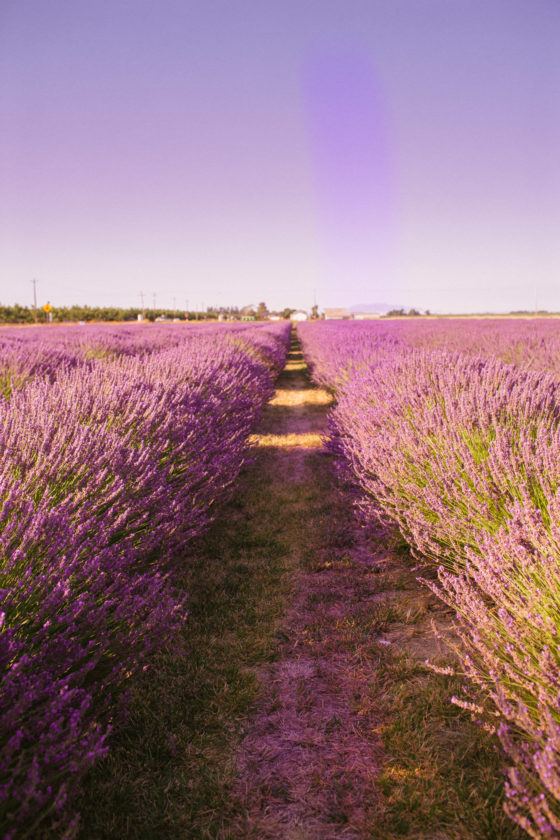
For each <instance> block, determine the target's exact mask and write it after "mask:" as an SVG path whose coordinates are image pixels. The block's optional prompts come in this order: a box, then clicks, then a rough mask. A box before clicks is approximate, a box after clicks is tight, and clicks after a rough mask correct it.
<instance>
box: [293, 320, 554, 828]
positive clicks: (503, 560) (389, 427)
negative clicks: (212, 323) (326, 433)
mask: <svg viewBox="0 0 560 840" xmlns="http://www.w3.org/2000/svg"><path fill="white" fill-rule="evenodd" d="M324 326H326V329H324ZM324 326H323V325H318V326H316V327H315V326H305V327H304V329H303V330H302V335H303V339H304V350H306V351H308V352H309V353H310V355H311V357H312V358H313V359H315V366H316V367H315V369H316V370H318V374H317V375H318V376H319V378H321V379H322V380H323V381H324V379H325V378H326V379H327V384H329V385H330V387H332V388H334V389H338V402H337V405H336V407H335V409H334V410H333V413H332V416H331V428H332V445H333V447H334V449H335V450H336V451H337V452H338V453H339V454H340V455H342V456H343V459H344V463H345V464H346V465H347V466H349V467H350V469H351V473H352V475H353V476H354V478H355V480H356V482H357V483H358V485H359V487H360V488H361V491H362V501H361V505H362V508H363V509H364V511H365V512H366V514H367V515H370V516H375V517H379V518H381V519H382V520H383V521H387V522H390V523H392V524H394V525H396V526H397V527H398V528H399V530H400V532H401V533H402V535H403V536H404V537H405V539H406V540H407V542H408V544H409V545H410V547H411V549H412V551H413V553H414V555H415V556H416V558H417V559H418V560H419V561H420V562H421V563H423V564H426V565H430V566H432V568H434V567H435V569H436V570H437V577H436V578H433V577H431V576H430V575H428V577H429V578H430V582H429V585H430V586H431V587H432V589H433V590H434V591H435V592H436V593H437V594H438V595H439V597H441V598H442V599H443V600H444V601H445V602H446V603H447V604H448V605H449V606H450V607H451V608H452V609H453V611H454V612H455V614H456V615H457V619H458V629H459V635H460V637H461V640H462V644H461V646H460V650H459V655H460V657H461V663H462V669H463V671H464V673H465V674H466V676H467V678H468V685H469V688H468V690H466V693H465V695H464V696H461V697H458V698H454V700H455V702H456V703H457V704H459V705H462V706H464V707H465V708H467V709H469V710H470V711H471V712H473V713H475V714H476V715H478V716H479V717H480V718H481V719H482V720H483V721H484V723H485V725H486V726H487V727H489V728H491V729H492V730H493V731H495V732H496V733H497V735H498V737H499V739H500V741H501V744H502V747H503V750H504V753H505V756H506V759H507V764H508V769H507V784H506V792H507V798H506V809H507V811H508V813H509V814H510V815H511V816H512V818H513V819H514V820H516V822H517V823H518V824H519V825H521V826H522V827H523V828H524V829H525V830H526V831H527V832H528V834H529V835H530V836H532V837H557V836H559V835H560V702H559V698H560V654H559V647H558V637H559V632H560V608H559V606H560V605H559V599H558V593H559V592H560V493H559V487H560V381H559V380H558V379H556V378H555V377H553V376H551V375H549V374H547V373H545V372H536V371H531V370H526V369H523V368H522V367H518V366H514V365H508V364H504V362H502V361H500V360H498V359H496V358H483V357H480V356H479V357H476V356H474V355H471V354H470V353H466V352H463V353H456V352H449V351H446V350H441V349H438V350H419V349H413V348H411V347H410V345H409V344H408V345H407V343H405V342H404V341H399V342H395V340H394V338H395V337H394V335H389V336H387V337H382V336H379V335H377V336H376V337H375V339H374V340H371V341H370V342H368V343H365V344H364V343H363V342H361V339H360V330H357V331H356V330H355V329H352V326H350V327H348V326H347V325H337V327H336V328H335V327H331V326H330V325H324ZM508 329H510V330H513V326H509V327H508ZM369 330H370V334H371V333H372V332H375V331H374V330H372V329H371V326H369ZM522 339H523V334H522V333H521V336H520V341H522ZM473 342H474V338H473ZM356 345H357V346H356ZM345 346H346V348H347V358H346V364H344V363H341V364H339V366H338V368H337V367H333V360H332V356H335V357H337V358H339V359H341V357H343V356H344V348H345ZM308 348H309V349H308ZM368 352H371V355H370V357H369V359H368ZM331 354H332V356H331ZM341 370H344V374H343V376H341V375H340V372H341Z"/></svg>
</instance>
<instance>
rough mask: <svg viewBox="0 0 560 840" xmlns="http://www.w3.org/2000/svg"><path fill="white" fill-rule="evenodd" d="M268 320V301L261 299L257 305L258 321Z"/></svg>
mask: <svg viewBox="0 0 560 840" xmlns="http://www.w3.org/2000/svg"><path fill="white" fill-rule="evenodd" d="M267 320H268V309H267V306H266V303H265V302H264V301H261V302H260V303H259V305H258V306H257V321H267Z"/></svg>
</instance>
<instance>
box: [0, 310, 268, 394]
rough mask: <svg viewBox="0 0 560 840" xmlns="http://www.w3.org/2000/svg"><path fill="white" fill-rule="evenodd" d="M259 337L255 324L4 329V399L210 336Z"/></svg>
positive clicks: (0, 369)
mask: <svg viewBox="0 0 560 840" xmlns="http://www.w3.org/2000/svg"><path fill="white" fill-rule="evenodd" d="M248 331H251V334H257V333H258V334H260V333H262V330H260V331H259V330H256V329H255V327H254V326H253V325H250V324H165V325H158V324H155V325H154V324H131V325H128V324H127V325H117V326H114V325H107V324H94V325H78V324H75V325H70V326H54V325H53V326H39V327H28V328H19V329H17V328H16V329H14V328H4V329H1V330H0V397H1V396H4V397H10V395H11V393H12V391H13V390H17V389H19V388H21V387H23V386H25V385H26V384H27V383H28V382H29V381H31V380H32V379H34V378H35V377H37V376H44V377H46V378H48V379H50V380H51V381H52V380H54V379H55V378H56V377H57V376H59V375H60V374H61V373H64V372H65V371H67V370H70V369H72V368H75V367H81V368H88V367H91V366H92V365H93V364H95V363H96V362H97V361H113V360H115V359H118V358H121V357H123V356H145V355H150V354H151V353H157V352H160V351H161V350H165V349H170V348H172V347H177V346H179V345H182V344H185V343H186V342H189V341H192V340H197V339H199V338H200V337H201V336H206V335H233V334H236V335H240V336H241V335H243V334H244V333H245V332H248Z"/></svg>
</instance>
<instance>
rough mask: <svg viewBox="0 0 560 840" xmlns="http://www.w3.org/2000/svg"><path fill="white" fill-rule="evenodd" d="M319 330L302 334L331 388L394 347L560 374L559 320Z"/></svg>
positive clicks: (331, 324) (319, 375)
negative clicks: (449, 353) (463, 355)
mask: <svg viewBox="0 0 560 840" xmlns="http://www.w3.org/2000/svg"><path fill="white" fill-rule="evenodd" d="M320 326H321V329H320V333H319V332H317V331H316V330H314V325H312V324H307V325H306V324H303V325H302V326H301V334H302V336H303V337H304V339H305V342H306V351H307V354H308V361H309V363H310V366H311V368H312V370H313V372H314V375H315V378H316V379H317V381H318V382H319V383H320V384H322V385H324V386H327V387H335V388H336V387H340V385H341V384H343V382H344V381H345V380H346V379H347V377H348V375H349V373H350V372H351V371H352V370H353V369H354V368H356V367H358V368H359V367H361V366H363V365H368V364H370V363H371V360H372V359H375V360H376V361H379V360H380V359H381V357H382V356H383V355H387V354H389V355H390V354H391V353H392V352H393V349H394V348H395V347H396V346H402V347H409V348H419V349H423V350H438V349H442V350H448V351H449V350H451V351H456V352H460V353H467V354H469V355H474V356H477V357H480V356H483V357H485V358H489V359H500V360H501V361H503V362H506V363H507V364H516V365H518V366H520V367H524V368H528V369H531V370H538V371H543V370H546V371H548V372H549V373H552V374H554V375H556V376H560V320H558V319H556V318H531V319H512V318H510V319H503V318H502V319H498V318H487V319H465V318H451V319H442V320H423V319H422V320H416V319H411V320H408V321H407V320H381V321H366V322H364V321H353V322H352V321H350V322H340V321H338V322H337V321H327V322H324V323H322V324H321V325H320ZM319 335H320V340H319Z"/></svg>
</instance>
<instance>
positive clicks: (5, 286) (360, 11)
mask: <svg viewBox="0 0 560 840" xmlns="http://www.w3.org/2000/svg"><path fill="white" fill-rule="evenodd" d="M559 45H560V2H559V0H244V1H243V0H194V1H193V2H189V0H180V1H179V0H157V1H156V0H149V2H148V0H3V2H1V4H0V86H1V94H0V106H1V120H2V125H1V127H0V128H1V130H0V183H1V187H0V189H1V202H0V208H1V209H0V301H1V302H3V303H11V302H14V301H19V302H26V303H29V302H30V301H31V293H32V289H31V283H30V281H31V278H33V277H37V279H38V281H39V285H38V290H39V297H40V302H43V301H44V300H45V299H47V298H49V299H50V300H51V301H52V302H54V303H60V304H62V303H72V302H78V303H91V304H114V305H128V304H131V305H138V303H139V292H140V291H141V290H143V291H144V292H145V294H146V300H147V301H148V302H150V303H151V300H152V294H153V293H154V292H155V293H156V294H157V304H158V305H159V306H171V305H172V303H173V299H174V298H175V299H176V303H177V305H181V306H184V305H185V301H186V300H187V299H188V300H189V303H190V306H191V308H194V307H195V306H200V305H201V304H202V303H205V304H206V305H208V304H211V303H221V304H244V303H257V302H258V301H260V300H265V301H266V302H267V303H268V304H269V305H270V306H273V307H281V306H284V305H293V306H303V307H308V306H310V305H311V303H312V302H313V293H314V289H316V291H317V297H318V301H319V303H320V304H321V305H325V306H329V305H351V304H359V303H365V304H367V303H373V302H378V301H387V302H388V303H403V304H406V305H416V306H422V307H429V308H430V309H432V310H436V311H476V310H478V311H481V310H496V311H499V310H508V309H516V308H533V307H534V306H535V303H537V304H538V305H539V306H542V307H547V308H550V309H557V310H560V47H559Z"/></svg>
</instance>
